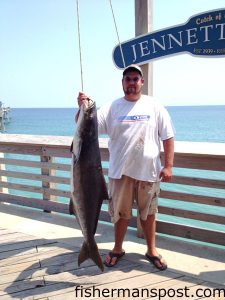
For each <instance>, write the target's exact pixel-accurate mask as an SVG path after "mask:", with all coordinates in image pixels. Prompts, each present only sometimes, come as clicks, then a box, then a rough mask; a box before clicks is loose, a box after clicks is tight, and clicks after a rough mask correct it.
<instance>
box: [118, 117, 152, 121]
mask: <svg viewBox="0 0 225 300" xmlns="http://www.w3.org/2000/svg"><path fill="white" fill-rule="evenodd" d="M149 120H150V116H149V115H134V116H120V117H119V118H118V121H119V122H143V121H145V122H146V121H149Z"/></svg>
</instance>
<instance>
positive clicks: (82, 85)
mask: <svg viewBox="0 0 225 300" xmlns="http://www.w3.org/2000/svg"><path fill="white" fill-rule="evenodd" d="M77 31H78V41H79V54H80V78H81V91H83V90H84V82H83V68H82V52H81V40H80V16H79V1H78V0H77Z"/></svg>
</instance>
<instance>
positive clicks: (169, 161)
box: [160, 138, 174, 181]
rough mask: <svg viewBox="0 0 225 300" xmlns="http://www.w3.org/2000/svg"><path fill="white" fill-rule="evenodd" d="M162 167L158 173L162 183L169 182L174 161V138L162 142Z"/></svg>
mask: <svg viewBox="0 0 225 300" xmlns="http://www.w3.org/2000/svg"><path fill="white" fill-rule="evenodd" d="M163 149H164V167H163V169H162V171H161V172H160V179H161V180H162V181H170V180H171V178H172V168H173V159H174V138H170V139H168V140H164V141H163Z"/></svg>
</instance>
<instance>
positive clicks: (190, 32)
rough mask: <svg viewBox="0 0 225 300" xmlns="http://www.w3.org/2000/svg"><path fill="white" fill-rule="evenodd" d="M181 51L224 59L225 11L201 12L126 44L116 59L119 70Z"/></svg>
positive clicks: (122, 44)
mask: <svg viewBox="0 0 225 300" xmlns="http://www.w3.org/2000/svg"><path fill="white" fill-rule="evenodd" d="M180 52H187V53H190V54H192V55H196V56H204V57H216V56H225V9H218V10H213V11H208V12H205V13H201V14H200V15H195V16H193V17H191V18H190V19H189V20H188V22H187V23H185V24H182V25H179V26H175V27H170V28H166V29H164V30H160V31H154V32H151V33H148V34H146V35H141V36H138V37H136V38H134V39H132V40H129V41H126V42H123V43H121V45H117V46H116V47H115V48H114V50H113V60H114V62H115V64H116V66H117V67H118V68H124V67H126V66H128V65H130V64H140V65H141V64H145V63H147V62H148V61H150V60H153V59H158V58H161V57H164V56H168V55H174V54H176V53H180Z"/></svg>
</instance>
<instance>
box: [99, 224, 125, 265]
mask: <svg viewBox="0 0 225 300" xmlns="http://www.w3.org/2000/svg"><path fill="white" fill-rule="evenodd" d="M128 223H129V220H127V219H119V220H118V221H117V222H116V223H115V225H114V238H115V244H114V247H113V249H112V251H111V253H115V254H121V253H122V252H123V251H124V250H123V241H124V237H125V234H126V231H127V226H128ZM117 260H118V257H116V256H115V257H110V255H107V256H106V258H105V262H106V264H110V265H111V266H113V265H115V264H116V263H117Z"/></svg>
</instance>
